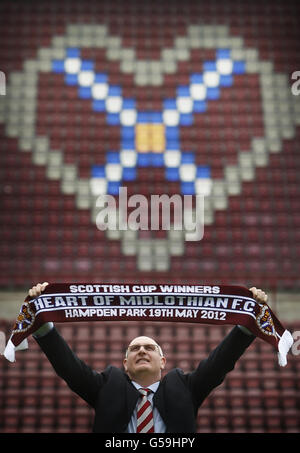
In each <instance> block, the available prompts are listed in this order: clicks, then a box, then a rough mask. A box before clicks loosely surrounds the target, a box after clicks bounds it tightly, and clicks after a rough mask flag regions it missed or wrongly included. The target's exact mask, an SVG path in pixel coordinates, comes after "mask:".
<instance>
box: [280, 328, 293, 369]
mask: <svg viewBox="0 0 300 453" xmlns="http://www.w3.org/2000/svg"><path fill="white" fill-rule="evenodd" d="M293 343H294V339H293V337H292V334H291V332H289V331H288V330H285V331H284V332H283V334H282V337H281V338H280V340H279V343H278V351H279V352H278V364H279V365H280V366H286V364H287V353H288V352H289V350H290V348H291V347H292V345H293Z"/></svg>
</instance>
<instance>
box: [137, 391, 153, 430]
mask: <svg viewBox="0 0 300 453" xmlns="http://www.w3.org/2000/svg"><path fill="white" fill-rule="evenodd" d="M139 392H140V393H141V400H140V401H139V404H138V409H137V430H136V432H137V433H154V423H153V412H152V406H151V403H150V401H149V400H148V398H147V397H148V394H149V393H150V392H151V390H150V389H144V388H140V389H139Z"/></svg>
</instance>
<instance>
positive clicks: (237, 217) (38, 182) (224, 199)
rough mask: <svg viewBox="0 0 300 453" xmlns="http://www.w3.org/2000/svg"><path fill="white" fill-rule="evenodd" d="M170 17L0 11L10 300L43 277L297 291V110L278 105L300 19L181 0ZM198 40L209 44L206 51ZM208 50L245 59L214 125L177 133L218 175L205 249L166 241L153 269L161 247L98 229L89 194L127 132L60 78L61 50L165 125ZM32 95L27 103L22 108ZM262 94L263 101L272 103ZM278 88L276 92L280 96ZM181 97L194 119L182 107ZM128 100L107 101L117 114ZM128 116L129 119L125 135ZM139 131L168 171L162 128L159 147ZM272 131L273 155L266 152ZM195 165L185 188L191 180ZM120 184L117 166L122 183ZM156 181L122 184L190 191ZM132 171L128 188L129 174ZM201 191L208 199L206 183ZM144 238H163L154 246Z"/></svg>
mask: <svg viewBox="0 0 300 453" xmlns="http://www.w3.org/2000/svg"><path fill="white" fill-rule="evenodd" d="M172 3H174V5H173V6H172V7H171V6H170V8H169V7H168V6H167V5H163V4H162V2H153V4H151V8H149V5H146V4H145V5H144V6H143V5H142V4H139V2H134V1H131V2H128V4H129V6H128V9H124V5H123V4H122V2H114V5H113V6H112V5H111V4H110V3H109V2H103V3H101V5H99V4H98V2H96V1H91V2H89V5H88V7H86V8H82V7H81V6H80V4H79V3H78V4H76V7H75V9H73V8H71V7H69V6H64V5H63V4H60V2H51V6H50V5H48V4H46V3H44V4H39V5H38V6H34V7H33V6H31V5H29V4H28V5H27V4H26V6H25V4H23V3H22V2H14V5H13V4H10V2H6V1H4V2H2V4H1V13H2V14H1V31H0V33H1V36H2V35H3V39H1V40H0V46H1V69H3V71H4V72H5V73H6V74H7V75H8V77H7V80H8V96H7V97H6V101H5V100H4V97H3V96H1V97H0V123H1V124H0V127H1V135H2V137H1V150H2V152H1V153H0V159H1V180H2V184H3V188H4V190H3V192H2V194H1V202H2V205H3V209H2V210H1V235H0V251H1V253H0V256H1V258H0V267H1V272H0V285H1V286H9V287H17V286H24V285H25V286H28V284H30V283H32V282H34V281H38V280H40V279H44V278H47V280H51V281H66V280H72V281H74V280H76V279H77V280H89V281H92V280H93V281H97V280H98V279H99V276H101V279H103V280H110V279H111V276H112V275H113V278H114V279H115V280H117V279H118V280H124V279H125V280H127V281H129V280H130V279H132V275H133V272H134V276H135V278H137V276H138V278H139V279H140V280H141V281H144V280H145V279H149V278H150V279H162V280H163V279H168V278H173V277H174V275H178V279H180V280H181V281H184V282H187V281H189V280H190V276H191V275H192V276H193V277H192V279H194V275H198V276H201V280H203V281H213V280H215V279H218V280H220V281H222V282H232V281H235V282H239V283H240V282H242V283H243V284H252V283H253V282H255V284H256V285H257V286H264V287H274V286H276V287H283V288H288V289H289V288H294V287H295V285H298V284H299V252H300V250H299V214H298V212H299V184H298V175H299V160H298V157H297V154H298V144H299V127H298V126H299V104H298V103H296V102H295V98H296V97H295V96H294V97H293V96H292V97H288V96H286V95H285V94H284V93H285V91H284V89H283V87H284V86H285V85H284V84H285V80H284V76H282V74H288V73H290V72H291V70H293V69H295V67H294V66H295V62H296V61H297V55H298V53H297V50H296V49H297V30H298V28H297V26H296V25H295V18H296V17H297V14H296V11H297V10H298V8H299V5H298V3H297V2H291V3H289V4H286V2H284V1H280V2H277V4H276V7H273V5H272V6H270V4H269V2H265V3H264V5H261V4H260V2H251V6H248V5H243V6H242V5H241V6H240V9H239V13H238V14H237V11H236V8H235V7H233V4H231V2H228V5H227V6H226V7H225V6H223V5H222V6H221V5H218V6H217V5H216V4H215V3H214V2H211V3H210V2H208V4H207V5H200V3H199V4H197V3H195V2H189V1H187V2H185V5H184V8H181V7H182V4H181V2H172ZM291 5H292V6H291ZM33 9H34V12H35V14H31V13H32V11H33ZM16 11H19V13H18V14H16ZM264 11H267V14H264V13H263V12H264ZM98 17H99V23H97V26H98V28H97V26H96V22H98V19H96V18H98ZM251 18H252V19H253V20H252V19H251ZM278 24H280V25H278ZM105 27H106V28H105ZM199 27H200V28H199ZM201 27H203V28H201ZM16 29H17V30H18V32H17V33H15V30H16ZM199 34H200V35H201V34H203V45H202V46H199V45H198V44H197V43H198V41H197V39H198V36H200V35H199ZM105 40H106V41H105ZM222 40H223V41H222ZM105 43H106V44H105ZM214 43H216V45H215V47H218V46H221V45H222V44H223V46H225V45H226V43H227V45H233V46H234V48H236V52H237V54H238V52H241V51H242V49H243V48H246V49H247V52H246V53H245V55H246V61H247V65H248V66H249V68H248V73H247V74H237V75H235V76H234V83H233V87H224V89H223V87H222V89H221V95H220V96H219V98H218V99H217V98H216V100H209V101H208V103H207V109H206V111H205V113H198V114H196V113H195V114H194V126H191V127H188V126H184V122H183V123H180V124H181V126H180V132H179V140H180V146H181V152H182V151H188V152H189V153H190V157H191V155H192V154H194V156H195V159H196V160H195V162H196V165H200V166H203V165H206V166H209V168H210V178H216V179H217V181H219V182H218V183H217V182H215V183H214V185H213V193H212V198H211V199H210V200H208V201H207V203H208V205H207V209H206V212H205V216H206V225H205V231H204V238H203V240H202V241H200V242H197V243H191V242H185V243H182V240H179V242H178V240H177V242H176V241H175V242H174V240H173V239H171V237H169V238H168V236H167V242H166V243H165V245H164V246H163V247H161V248H160V253H161V255H159V256H157V255H156V252H155V247H154V245H153V246H147V247H148V248H147V250H148V251H147V250H146V248H145V247H144V246H143V245H142V244H141V242H142V241H141V239H140V240H138V235H133V237H132V239H131V241H130V242H127V237H126V235H124V237H122V236H121V235H120V234H119V233H116V232H115V233H114V234H113V233H112V232H111V234H110V235H109V234H105V232H101V231H99V230H98V229H97V228H96V226H95V218H94V214H93V213H92V212H91V203H92V200H91V199H90V198H89V195H88V194H89V190H90V189H89V187H88V183H87V181H88V178H90V177H91V168H92V167H93V166H95V165H96V166H97V165H98V167H99V165H100V166H101V165H103V163H104V161H105V158H106V155H107V153H109V152H111V150H113V151H114V153H116V152H118V150H120V146H121V143H120V142H121V141H122V140H123V141H124V137H125V136H124V134H125V132H124V131H121V130H120V129H121V128H120V126H118V125H113V124H112V123H110V124H109V125H108V124H107V120H108V119H107V118H106V117H105V114H104V113H103V112H102V113H101V112H98V111H93V109H92V106H91V101H90V99H88V98H85V97H86V92H84V90H83V91H82V92H80V94H79V93H78V89H77V87H76V86H74V84H71V85H69V82H70V81H67V84H66V83H64V81H63V77H62V74H61V73H56V72H53V71H52V70H51V67H49V65H50V66H51V61H55V62H56V66H55V65H54V66H55V67H57V65H58V66H59V65H60V63H59V62H60V61H61V60H59V59H60V58H62V55H63V53H64V47H65V46H69V47H73V50H72V52H73V53H74V47H76V46H80V48H81V49H82V58H85V59H86V60H85V61H87V62H91V61H94V62H95V68H96V70H97V71H99V72H100V74H107V75H108V77H109V83H110V84H111V85H112V86H113V87H116V86H117V87H121V90H123V96H124V98H125V99H135V102H136V108H137V111H138V112H160V111H161V110H162V108H163V105H164V102H165V100H166V99H171V100H172V99H175V96H176V92H177V90H178V87H182V86H183V87H185V86H187V84H188V83H189V78H190V76H191V74H199V73H201V72H202V71H203V68H204V67H205V64H207V63H205V62H207V61H211V60H214V59H215V49H214ZM231 43H232V44H231ZM51 46H52V47H51ZM105 46H107V47H105ZM77 48H78V47H77ZM49 49H52V50H49ZM50 54H51V55H52V58H53V60H51V59H50V57H49V55H50ZM242 55H243V52H242ZM160 59H161V60H160ZM73 60H74V59H73ZM75 60H76V58H75ZM149 61H151V62H152V63H151V64H150V63H149ZM158 61H160V62H161V63H158ZM259 61H261V62H262V63H261V65H262V68H261V72H260V73H259V72H257V68H258V62H259ZM53 64H54V63H53ZM72 64H73V65H74V62H73V63H72ZM37 65H38V66H39V72H38V73H37V72H36V67H37ZM149 65H150V66H149ZM135 66H136V70H134V69H133V68H134V67H135ZM272 67H274V71H275V72H274V73H273V72H272V71H273V69H272ZM251 68H252V69H251ZM22 70H23V71H25V72H23V76H22V77H23V79H24V80H23V79H22V77H21V78H20V74H21V71H22ZM134 71H135V72H134ZM259 74H260V75H259ZM277 75H278V78H277ZM85 77H88V75H85ZM22 80H23V81H22ZM87 80H88V79H86V78H85V79H84V78H83V83H85V84H87ZM24 83H25V84H26V85H25V86H26V87H27V88H26V90H25V94H26V96H25V98H24V99H21V97H20V90H21V88H22V84H23V85H24ZM72 83H73V82H72ZM260 83H263V84H264V85H263V86H266V87H267V89H268V91H266V93H265V94H264V95H263V97H261V93H260V91H261V90H260ZM272 83H273V85H274V86H273V85H272ZM276 84H277V85H278V87H279V88H280V89H279V90H278V94H277V95H276V96H275V95H274V92H275V91H276V90H277V89H276ZM10 86H12V87H13V89H11V92H10V89H9V87H10ZM180 89H181V92H182V88H180ZM114 90H115V89H114ZM275 94H276V93H275ZM98 96H99V91H98ZM274 96H275V97H274ZM180 99H181V101H180V102H181V103H182V108H183V109H187V108H188V104H187V101H186V100H184V99H185V98H180ZM99 102H100V101H99ZM101 102H102V101H101ZM118 102H119V101H118V98H117V97H115V98H111V103H110V108H111V109H112V111H114V109H116V108H117V104H118ZM178 102H179V101H178ZM276 103H277V104H276ZM276 105H277V107H276ZM276 108H277V110H276ZM274 109H275V110H274ZM274 111H278V115H277V116H276V115H275V116H274V114H273V113H274ZM23 112H24V113H23ZM127 112H129V110H128V111H127ZM272 112H273V113H272ZM128 115H129V116H128ZM172 115H173V114H172ZM173 116H174V115H173ZM129 118H130V114H129V113H127V117H126V120H125V123H126V121H127V122H128V121H129ZM126 124H127V123H126ZM277 125H278V127H277ZM145 127H146V129H145ZM145 127H144V129H143V130H144V131H146V132H145V134H146V135H145V134H144V135H143V133H142V132H141V133H138V132H136V133H137V134H138V137H140V138H139V139H137V142H136V146H137V148H139V147H141V148H140V149H141V150H143V149H147V146H150V145H149V143H152V145H151V146H152V148H153V149H154V151H155V152H156V153H157V154H156V159H160V157H159V152H160V150H161V149H162V148H161V147H164V146H165V145H166V142H165V138H164V137H163V135H162V134H163V132H162V131H163V129H160V128H159V127H158V128H157V127H156V126H155V127H156V129H155V128H154V129H153V131H156V132H153V134H154V135H153V141H152V142H151V140H150V139H149V137H150V135H147V134H148V132H147V131H149V130H150V129H149V128H148V126H145ZM141 130H142V128H141ZM280 131H281V132H280ZM266 132H267V134H268V135H270V136H271V138H270V150H267V149H266V147H265V145H264V143H263V137H264V135H265V133H266ZM280 133H281V136H278V134H280ZM155 134H156V135H155ZM172 134H173V132H172ZM276 134H277V135H276ZM175 135H176V134H175ZM126 137H127V136H126ZM143 137H144V138H143ZM145 137H146V138H145ZM147 137H148V138H147ZM172 137H173V138H172V140H173V139H174V137H175V136H172ZM127 138H128V137H127ZM127 138H126V140H127ZM148 139H149V140H150V141H149V140H148ZM253 139H255V140H256V141H254V142H253V146H252V151H253V152H252V153H251V152H249V149H250V148H249V147H250V143H251V140H253ZM145 140H146V141H145ZM167 140H169V139H167ZM145 146H146V148H144V147H145ZM157 147H158V148H157ZM49 149H50V150H51V152H50V153H49V152H47V150H49ZM247 150H248V151H247ZM48 154H49V156H48ZM125 155H126V156H127V158H128V156H129V154H128V153H127V154H126V153H125ZM190 157H189V158H190ZM110 158H116V154H115V155H114V157H113V156H112V155H110ZM142 158H143V159H145V156H144V157H143V156H140V165H141V162H142ZM45 159H46V160H45ZM253 159H254V161H253ZM153 162H154V161H153ZM156 162H158V161H156ZM253 162H254V164H253ZM127 163H128V161H127ZM113 165H115V164H113ZM130 165H131V164H130ZM189 165H190V166H189V167H186V172H187V173H185V177H187V178H188V179H189V178H190V177H191V176H190V175H191V173H188V172H189V171H194V170H193V169H195V166H194V167H193V165H195V164H189ZM98 167H97V168H98ZM237 168H239V171H238V173H237ZM115 170H116V167H113V166H111V167H110V172H112V173H113V176H114V177H115V176H116V175H115V174H114V171H115ZM152 170H153V171H150V172H149V171H148V168H147V167H146V168H143V166H139V168H138V169H137V180H135V181H133V180H132V181H128V182H127V187H128V190H129V192H130V193H141V194H145V195H147V194H148V195H150V194H155V193H157V194H162V193H166V194H170V195H171V194H172V193H178V192H180V190H181V189H180V187H179V184H178V182H174V181H172V180H168V178H167V179H166V175H165V170H164V169H163V168H161V167H159V166H158V167H154V168H153V169H152ZM126 171H127V173H126V174H127V176H128V177H129V179H130V178H132V177H133V172H132V170H128V169H127V170H126ZM107 172H108V173H107V177H108V178H109V177H110V176H109V175H110V172H109V171H108V170H107ZM168 172H169V173H167V174H168V175H169V176H170V178H171V179H172V178H173V177H175V176H176V175H178V172H177V170H176V169H175V170H174V168H171V170H170V169H169V170H168ZM182 173H183V174H184V171H183V170H182ZM238 174H239V176H238ZM172 175H173V176H172ZM96 179H97V178H96ZM98 179H99V177H98ZM100 179H101V178H100ZM199 181H201V184H202V188H204V187H206V188H205V190H210V189H209V187H210V186H209V185H207V184H208V183H207V181H206V180H205V177H203V176H202V179H200V180H199ZM99 184H100V183H99V181H98V182H95V183H94V185H93V186H92V187H93V190H96V191H97V190H101V187H102V186H103V181H102V182H101V184H102V185H101V184H100V185H99ZM209 184H210V183H209ZM111 187H112V186H111ZM115 187H117V186H115ZM185 187H188V186H185ZM203 190H204V189H203ZM29 213H30V214H29ZM8 225H9V228H7V226H8ZM150 238H151V240H152V241H154V239H155V238H159V235H156V234H155V233H154V232H153V233H152V234H151V235H150V237H149V239H150ZM180 241H181V242H180ZM149 243H150V242H149ZM149 247H150V248H149ZM104 257H105V259H103V258H104ZM29 258H30V266H28V259H29ZM203 258H205V259H203ZM179 275H180V277H179Z"/></svg>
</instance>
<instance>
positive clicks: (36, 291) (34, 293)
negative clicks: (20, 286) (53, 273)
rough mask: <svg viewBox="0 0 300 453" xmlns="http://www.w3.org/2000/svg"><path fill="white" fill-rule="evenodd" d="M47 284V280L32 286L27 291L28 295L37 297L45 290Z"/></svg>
mask: <svg viewBox="0 0 300 453" xmlns="http://www.w3.org/2000/svg"><path fill="white" fill-rule="evenodd" d="M47 285H49V283H48V282H44V283H38V284H37V285H36V286H33V287H32V288H31V289H30V290H29V291H28V295H29V296H30V297H38V296H40V295H41V293H42V292H43V291H44V290H45V288H46V286H47Z"/></svg>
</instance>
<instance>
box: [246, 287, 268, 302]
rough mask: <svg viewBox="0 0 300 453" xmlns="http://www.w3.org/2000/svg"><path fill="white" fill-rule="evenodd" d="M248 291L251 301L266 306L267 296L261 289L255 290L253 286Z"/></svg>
mask: <svg viewBox="0 0 300 453" xmlns="http://www.w3.org/2000/svg"><path fill="white" fill-rule="evenodd" d="M250 291H251V292H252V294H253V299H255V300H256V302H258V303H261V304H266V303H267V302H268V295H267V294H266V293H265V292H264V291H262V290H261V289H258V288H255V286H253V287H252V288H250Z"/></svg>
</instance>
